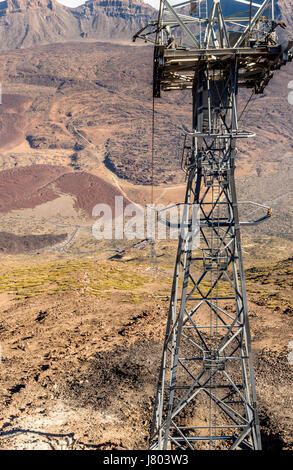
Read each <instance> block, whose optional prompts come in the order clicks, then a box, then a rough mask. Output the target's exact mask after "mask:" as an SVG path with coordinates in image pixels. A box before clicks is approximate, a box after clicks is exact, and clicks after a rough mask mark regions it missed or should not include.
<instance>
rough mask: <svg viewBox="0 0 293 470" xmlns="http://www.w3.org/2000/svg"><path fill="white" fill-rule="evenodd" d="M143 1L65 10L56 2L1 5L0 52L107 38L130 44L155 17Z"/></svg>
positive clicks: (92, 1)
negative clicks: (152, 17)
mask: <svg viewBox="0 0 293 470" xmlns="http://www.w3.org/2000/svg"><path fill="white" fill-rule="evenodd" d="M154 11H155V10H154V9H153V8H152V7H151V6H149V5H147V4H145V3H144V2H143V1H142V0H117V1H113V0H112V1H111V0H89V1H87V2H86V3H85V5H82V6H81V7H78V8H68V7H65V6H64V5H61V4H59V3H58V2H57V1H56V0H31V1H27V0H23V1H22V0H6V1H2V2H0V50H7V49H15V48H16V49H19V48H27V47H30V46H33V45H36V44H40V43H52V42H64V41H68V40H86V39H96V40H97V39H104V40H105V39H108V40H110V39H111V40H115V39H116V40H117V39H121V40H124V41H128V42H129V41H130V40H131V35H132V34H133V33H135V32H136V31H138V30H139V29H140V28H142V26H143V25H144V24H145V23H146V22H147V21H148V19H149V18H150V17H151V16H152V15H153V14H154Z"/></svg>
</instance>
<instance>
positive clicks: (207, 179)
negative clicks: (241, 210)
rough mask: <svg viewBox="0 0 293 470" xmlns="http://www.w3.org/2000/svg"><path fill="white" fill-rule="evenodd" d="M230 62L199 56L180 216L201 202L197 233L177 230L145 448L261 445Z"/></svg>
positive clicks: (188, 220) (188, 215) (233, 72)
mask: <svg viewBox="0 0 293 470" xmlns="http://www.w3.org/2000/svg"><path fill="white" fill-rule="evenodd" d="M237 69H238V68H237V63H235V61H234V60H231V61H230V64H228V66H227V68H226V70H225V71H224V72H223V71H221V73H218V72H217V71H210V70H209V66H208V64H203V65H201V66H199V68H198V70H197V71H196V74H195V77H194V87H193V118H192V119H193V133H192V135H191V149H192V151H191V153H190V157H189V160H188V162H187V168H186V171H187V173H188V176H187V189H186V197H185V204H186V205H185V210H184V213H183V220H182V224H184V226H186V225H189V226H190V225H191V211H190V210H189V209H190V208H191V207H192V206H193V205H194V204H197V205H198V206H199V211H200V232H201V243H200V246H199V247H198V248H192V246H191V245H192V244H190V243H189V240H186V239H183V238H182V236H180V238H179V243H178V251H177V258H176V264H175V270H174V278H173V285H172V293H171V300H170V307H169V315H168V322H167V329H166V336H165V341H164V348H163V357H162V362H161V369H160V376H159V383H158V389H157V397H156V405H155V411H154V419H153V425H152V430H151V440H150V448H151V449H158V450H160V449H176V448H180V449H192V450H195V449H207V448H213V449H236V448H246V449H260V448H261V441H260V432H259V423H258V416H257V408H256V394H255V383H254V372H253V365H252V361H251V346H250V332H249V322H248V309H247V298H246V289H245V278H244V270H243V262H242V253H241V240H240V231H239V215H238V207H237V198H236V188H235V179H234V169H235V155H236V138H237V136H238V124H237V83H238V82H237V79H238V77H237Z"/></svg>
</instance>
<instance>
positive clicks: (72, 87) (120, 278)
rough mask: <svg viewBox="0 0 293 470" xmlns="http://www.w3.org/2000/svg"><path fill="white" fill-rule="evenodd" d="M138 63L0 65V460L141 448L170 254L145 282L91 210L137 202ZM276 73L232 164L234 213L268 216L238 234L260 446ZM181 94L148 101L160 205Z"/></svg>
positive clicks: (279, 116) (35, 55)
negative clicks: (102, 234) (99, 234)
mask: <svg viewBox="0 0 293 470" xmlns="http://www.w3.org/2000/svg"><path fill="white" fill-rule="evenodd" d="M151 63H152V48H150V47H146V46H140V45H139V46H137V47H136V46H133V45H117V44H114V43H101V42H100V43H94V42H88V43H79V42H72V43H64V44H56V45H45V46H36V47H34V48H31V49H22V50H16V51H10V52H7V53H6V52H3V53H2V54H1V56H0V70H1V72H0V75H1V77H0V78H1V82H2V84H3V93H4V94H3V104H2V105H1V111H2V113H1V115H0V166H1V171H0V219H1V230H0V254H1V265H0V278H1V279H0V280H1V283H0V342H1V357H2V360H1V364H0V372H1V380H0V408H1V412H0V448H2V449H51V448H52V449H62V448H64V449H75V448H76V449H88V448H89V449H90V448H92V449H143V448H147V445H148V437H149V427H150V422H151V419H152V411H153V404H154V396H155V390H156V383H157V378H158V368H159V365H160V358H161V352H162V345H163V338H164V332H165V324H166V319H167V311H168V301H169V295H170V286H171V280H172V275H173V263H174V260H175V253H176V242H175V241H174V242H163V241H161V242H159V243H158V245H157V247H156V250H157V256H158V271H156V270H154V265H153V264H152V263H151V261H150V247H149V245H148V244H147V243H146V244H143V245H138V246H136V243H137V242H138V241H139V240H135V241H130V240H126V241H125V240H124V241H119V240H113V241H98V240H96V239H95V238H94V237H93V235H92V225H93V223H94V222H95V218H94V217H93V216H92V210H93V207H94V206H95V205H96V204H98V203H100V202H102V203H107V204H109V206H110V207H111V208H112V209H114V206H115V196H123V197H124V203H128V202H134V203H139V204H145V203H149V202H150V181H151V177H150V175H151V171H150V170H151V158H150V157H151V152H150V148H151V117H152V115H151V106H152V99H151V93H152V92H151V81H152V71H151ZM291 75H292V65H289V66H288V67H287V68H286V70H284V71H281V72H279V73H278V74H276V77H275V78H274V79H273V80H272V82H271V83H270V85H269V86H268V88H267V89H266V92H265V94H264V95H261V96H258V97H254V98H253V102H252V103H251V104H250V106H249V108H248V109H247V110H246V111H245V112H244V114H243V116H242V120H241V126H243V128H245V129H248V130H256V132H257V137H256V138H255V139H254V141H251V142H250V145H249V146H248V145H247V144H243V146H241V147H240V148H239V153H238V160H237V187H238V194H239V200H242V201H257V202H262V203H265V204H266V205H268V206H271V207H272V217H271V219H270V220H269V221H266V222H265V223H264V224H263V225H261V226H258V227H257V228H255V229H251V228H247V229H245V230H243V234H242V238H243V250H244V256H245V266H246V277H247V288H248V298H249V311H250V318H251V320H250V321H251V329H252V347H253V351H254V363H255V371H256V385H257V394H258V403H259V411H260V420H261V429H262V436H263V445H264V448H265V449H292V448H293V425H292V414H293V411H292V400H293V396H292V374H293V369H292V368H293V357H292V355H293V352H292V351H293V343H292V340H293V338H292V327H293V297H292V281H293V270H292V259H293V258H292V256H293V255H292V246H293V238H292V223H293V211H292V207H293V204H292V201H293V199H292V195H293V192H292V187H293V186H292V180H293V170H292V168H293V166H292V155H293V141H292V135H291V124H290V120H291V121H292V109H293V108H292V106H290V105H289V104H288V100H287V96H288V88H287V86H288V82H289V81H290V77H291ZM182 95H183V96H180V100H179V95H177V94H176V93H174V94H171V95H168V94H165V95H164V96H163V97H162V99H161V100H160V101H157V103H156V136H155V149H156V154H155V172H154V175H155V178H154V179H155V183H156V186H155V189H154V195H155V202H157V203H162V204H166V205H167V204H169V203H172V202H177V201H182V200H183V194H184V174H183V173H182V172H181V170H180V157H181V151H182V129H181V125H182V123H183V124H185V125H187V126H189V122H190V109H191V108H190V103H191V99H190V95H189V94H188V93H186V94H184V93H183V94H182ZM247 99H248V95H245V96H244V95H243V96H241V97H240V104H239V107H240V109H243V108H244V106H245V103H246V100H247ZM258 216H259V212H258V211H255V207H254V206H252V207H251V206H250V205H249V204H246V205H243V206H241V217H242V218H244V219H246V220H247V219H251V218H254V217H255V218H257V217H258ZM122 249H124V250H125V251H124V252H121V250H122ZM109 258H112V259H109Z"/></svg>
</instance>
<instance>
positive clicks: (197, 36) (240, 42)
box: [133, 0, 293, 97]
mask: <svg viewBox="0 0 293 470" xmlns="http://www.w3.org/2000/svg"><path fill="white" fill-rule="evenodd" d="M223 4H224V5H225V4H226V5H227V4H229V6H230V8H231V7H232V6H233V5H234V7H235V6H239V8H240V6H241V5H242V6H244V7H245V9H244V10H243V9H242V10H241V9H240V11H237V12H236V13H234V14H230V15H229V16H226V17H224V15H223V12H222V5H223ZM209 7H210V9H209ZM187 8H188V9H189V11H190V15H187V14H186V9H187ZM247 8H248V9H249V11H247ZM191 15H192V16H191ZM285 27H286V25H285V24H284V23H283V22H281V21H277V20H276V19H275V15H274V1H272V0H265V1H263V2H259V3H255V2H250V1H244V0H243V1H242V0H241V1H240V0H227V1H225V0H224V1H223V0H222V1H220V0H219V1H214V2H208V1H207V0H198V1H195V0H194V1H185V2H180V3H178V4H175V5H173V6H172V5H171V4H170V3H169V2H168V0H164V1H161V2H160V10H159V14H158V19H157V20H154V21H151V22H150V23H149V24H148V25H146V26H145V27H144V28H143V29H142V30H140V31H139V32H138V33H136V34H135V35H134V37H133V40H134V41H135V40H136V39H137V38H141V39H144V40H145V41H149V42H151V43H154V45H155V50H154V96H155V97H159V96H160V91H161V90H163V91H168V90H178V89H179V90H180V89H186V88H192V84H193V76H194V71H195V70H196V68H197V66H198V64H200V63H203V62H206V63H209V67H210V69H214V70H223V69H225V64H227V59H229V58H230V59H231V58H233V57H237V58H238V75H239V76H238V86H240V87H246V88H254V89H255V92H256V93H262V92H263V90H264V88H265V86H266V85H267V84H268V82H269V80H270V79H271V78H272V76H273V72H274V70H278V69H280V68H281V66H282V65H285V64H286V62H288V61H291V60H292V55H291V53H290V52H289V51H290V49H291V48H292V46H293V38H292V40H287V41H285V42H283V43H281V44H278V38H277V29H278V28H285Z"/></svg>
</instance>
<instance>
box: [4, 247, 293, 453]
mask: <svg viewBox="0 0 293 470" xmlns="http://www.w3.org/2000/svg"><path fill="white" fill-rule="evenodd" d="M163 248H164V246H161V247H160V248H158V255H160V256H161V255H162V254H164V255H163V257H160V258H159V259H160V264H159V271H158V272H155V271H153V270H151V269H150V268H149V262H148V256H147V253H144V252H140V253H139V254H138V253H136V252H135V250H132V252H129V254H128V255H127V257H126V259H125V260H124V261H123V262H121V261H120V262H119V261H112V262H109V261H108V262H106V261H105V259H104V260H103V258H101V256H97V255H94V256H83V257H79V258H76V259H75V258H72V257H71V258H68V255H58V256H57V257H56V255H52V254H51V255H50V256H49V255H43V256H42V257H40V256H39V255H34V257H33V258H31V257H30V258H28V257H25V256H20V255H19V256H18V258H16V259H15V258H14V259H13V258H12V257H6V258H2V263H1V273H0V275H1V288H0V305H1V321H0V339H1V345H2V362H1V365H0V367H1V386H0V409H1V419H0V448H1V449H56V450H58V449H97V450H98V449H145V448H147V446H148V436H149V427H150V422H151V419H152V409H153V404H154V397H155V388H156V382H157V376H158V368H159V364H160V357H161V350H162V342H163V338H164V331H165V321H166V315H167V308H168V295H169V290H170V280H171V275H172V263H173V256H172V253H173V251H174V248H173V250H172V249H167V251H166V249H163ZM97 266H98V267H99V268H98V269H97ZM247 267H249V266H247ZM291 286H292V259H287V260H286V261H281V262H274V261H271V263H270V264H268V263H267V262H266V263H265V264H263V265H262V266H259V267H257V268H256V267H253V266H252V267H251V268H250V269H248V270H247V288H248V296H249V309H250V318H251V319H250V322H251V328H252V346H253V351H254V357H255V360H254V362H255V367H256V386H257V394H258V405H259V412H260V421H261V430H262V440H263V446H264V449H266V450H268V449H269V450H281V449H291V450H292V448H293V440H292V436H293V428H292V422H293V421H292V399H293V396H292V378H293V377H292V373H293V369H292V348H293V344H292V336H291V331H292V326H293V325H292V322H293V317H292V311H293V310H292V307H293V303H292V302H293V298H292V290H291ZM109 312H111V314H109ZM290 358H291V359H290ZM290 361H291V362H290Z"/></svg>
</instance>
